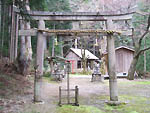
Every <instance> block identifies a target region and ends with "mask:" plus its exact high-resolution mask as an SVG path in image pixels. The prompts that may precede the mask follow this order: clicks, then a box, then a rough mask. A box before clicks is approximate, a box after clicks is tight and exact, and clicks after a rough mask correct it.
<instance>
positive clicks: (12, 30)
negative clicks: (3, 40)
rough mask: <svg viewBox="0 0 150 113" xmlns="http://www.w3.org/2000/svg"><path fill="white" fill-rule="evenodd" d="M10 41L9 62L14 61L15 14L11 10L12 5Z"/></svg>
mask: <svg viewBox="0 0 150 113" xmlns="http://www.w3.org/2000/svg"><path fill="white" fill-rule="evenodd" d="M11 8H12V10H11V41H10V62H11V63H12V62H13V61H14V51H15V48H14V45H15V35H14V33H15V14H14V10H13V5H12V6H11Z"/></svg>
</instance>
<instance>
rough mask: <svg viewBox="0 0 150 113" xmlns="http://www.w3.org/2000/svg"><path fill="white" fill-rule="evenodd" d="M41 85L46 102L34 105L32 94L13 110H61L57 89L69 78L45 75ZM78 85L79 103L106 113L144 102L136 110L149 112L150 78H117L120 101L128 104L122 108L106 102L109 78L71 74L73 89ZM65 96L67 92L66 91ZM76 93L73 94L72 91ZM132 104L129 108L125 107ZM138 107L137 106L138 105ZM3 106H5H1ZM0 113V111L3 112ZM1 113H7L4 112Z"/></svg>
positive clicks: (36, 112) (27, 112)
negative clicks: (59, 108) (100, 79)
mask: <svg viewBox="0 0 150 113" xmlns="http://www.w3.org/2000/svg"><path fill="white" fill-rule="evenodd" d="M43 81H44V82H43V86H42V99H43V101H44V103H43V104H33V102H32V99H33V94H29V95H25V96H22V97H20V100H23V103H24V104H22V105H21V106H20V107H19V109H15V110H14V111H11V112H10V113H55V110H56V109H58V94H59V92H58V89H59V86H61V87H62V88H63V89H64V88H66V87H67V82H66V79H64V80H63V81H62V82H54V81H49V80H48V78H46V79H45V78H44V80H43ZM76 85H77V86H78V87H79V104H80V105H88V106H94V107H97V108H99V109H101V110H103V111H104V112H105V113H130V111H136V110H137V108H136V107H138V108H139V107H140V106H142V105H144V106H143V108H144V107H145V109H146V110H145V109H143V108H141V109H139V110H137V112H134V113H150V108H149V106H150V81H149V80H144V79H143V80H141V79H139V80H134V81H128V80H126V79H118V91H119V100H120V101H125V102H126V103H128V104H127V105H126V106H124V107H122V108H121V109H120V108H119V109H118V108H110V107H108V106H107V105H106V104H105V101H106V100H109V81H108V80H104V81H103V82H99V81H96V82H91V76H76V77H74V76H72V77H71V78H70V88H74V87H75V86H76ZM63 95H66V94H65V93H63ZM71 95H72V96H73V94H71ZM129 106H133V107H132V108H130V109H129V112H128V110H127V111H126V108H129ZM135 106H136V107H135ZM1 109H2V108H1ZM120 110H123V111H125V112H122V111H120ZM0 113H1V112H0ZM2 113H8V112H5V111H3V112H2Z"/></svg>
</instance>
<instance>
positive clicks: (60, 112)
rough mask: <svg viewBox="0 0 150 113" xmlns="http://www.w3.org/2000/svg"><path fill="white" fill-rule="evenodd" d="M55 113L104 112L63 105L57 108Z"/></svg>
mask: <svg viewBox="0 0 150 113" xmlns="http://www.w3.org/2000/svg"><path fill="white" fill-rule="evenodd" d="M56 113H104V112H102V111H101V110H100V109H98V108H96V107H93V106H82V105H81V106H71V105H64V106H62V107H59V108H57V110H56Z"/></svg>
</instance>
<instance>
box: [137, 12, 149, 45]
mask: <svg viewBox="0 0 150 113" xmlns="http://www.w3.org/2000/svg"><path fill="white" fill-rule="evenodd" d="M149 27H150V14H149V17H148V21H147V29H146V31H145V32H144V33H143V35H142V36H141V37H140V40H139V44H140V45H141V43H142V39H143V38H144V37H145V35H147V33H149Z"/></svg>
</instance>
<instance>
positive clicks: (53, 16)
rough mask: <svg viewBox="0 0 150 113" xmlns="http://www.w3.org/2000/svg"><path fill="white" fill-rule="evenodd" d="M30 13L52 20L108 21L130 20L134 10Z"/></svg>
mask: <svg viewBox="0 0 150 113" xmlns="http://www.w3.org/2000/svg"><path fill="white" fill-rule="evenodd" d="M28 14H29V15H30V16H31V17H32V18H33V19H35V20H50V21H106V20H107V19H111V20H130V19H132V15H133V14H134V12H129V13H124V14H121V13H120V14H115V13H112V14H111V13H109V14H108V13H106V12H102V13H101V12H64V13H62V12H48V11H28ZM25 15H27V14H25Z"/></svg>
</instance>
